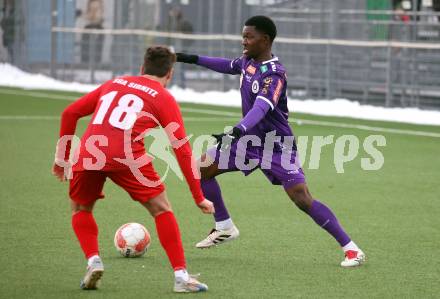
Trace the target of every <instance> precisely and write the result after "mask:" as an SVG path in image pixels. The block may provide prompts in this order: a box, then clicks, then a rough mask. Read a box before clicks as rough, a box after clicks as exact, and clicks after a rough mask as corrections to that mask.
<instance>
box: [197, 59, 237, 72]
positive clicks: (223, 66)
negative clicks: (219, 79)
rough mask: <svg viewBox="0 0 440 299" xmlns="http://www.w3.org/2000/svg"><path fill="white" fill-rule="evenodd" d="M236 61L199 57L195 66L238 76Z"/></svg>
mask: <svg viewBox="0 0 440 299" xmlns="http://www.w3.org/2000/svg"><path fill="white" fill-rule="evenodd" d="M238 59H239V58H237V59H234V60H231V59H226V58H220V57H208V56H199V60H198V61H197V64H198V65H201V66H204V67H206V68H208V69H210V70H213V71H216V72H219V73H223V74H231V75H237V74H240V68H238V67H237V60H238Z"/></svg>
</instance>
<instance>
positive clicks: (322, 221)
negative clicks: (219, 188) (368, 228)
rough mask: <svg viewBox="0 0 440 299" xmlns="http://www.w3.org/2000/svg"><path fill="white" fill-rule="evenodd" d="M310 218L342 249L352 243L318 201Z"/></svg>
mask: <svg viewBox="0 0 440 299" xmlns="http://www.w3.org/2000/svg"><path fill="white" fill-rule="evenodd" d="M216 208H217V207H216ZM309 216H310V217H312V219H313V220H314V221H315V222H316V224H318V225H319V226H320V227H322V228H323V229H325V230H326V231H328V232H329V234H330V235H332V236H333V237H334V238H335V239H336V241H338V243H339V244H340V245H341V247H343V246H345V245H347V244H348V243H349V242H350V241H351V240H350V237H349V236H348V235H347V234H346V233H345V231H344V229H343V228H342V227H341V225H340V224H339V222H338V219H336V216H335V215H334V214H333V212H332V211H331V210H330V209H329V208H328V207H327V206H326V205H324V204H323V203H321V202H319V201H318V200H316V199H315V200H313V203H312V207H311V208H310V210H309Z"/></svg>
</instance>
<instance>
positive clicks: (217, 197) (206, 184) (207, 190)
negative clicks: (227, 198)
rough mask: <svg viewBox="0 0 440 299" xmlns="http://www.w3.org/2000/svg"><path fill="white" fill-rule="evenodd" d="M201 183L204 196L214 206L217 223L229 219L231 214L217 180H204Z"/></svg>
mask: <svg viewBox="0 0 440 299" xmlns="http://www.w3.org/2000/svg"><path fill="white" fill-rule="evenodd" d="M200 183H201V185H202V190H203V194H204V195H205V197H206V198H207V199H209V200H210V201H211V202H212V203H213V204H214V208H215V214H214V218H215V221H216V222H219V221H223V220H226V219H229V218H230V217H229V213H228V210H227V209H226V207H225V204H224V202H223V198H222V192H221V190H220V186H219V185H218V183H217V180H216V179H215V178H212V179H208V180H204V179H202V180H201V181H200Z"/></svg>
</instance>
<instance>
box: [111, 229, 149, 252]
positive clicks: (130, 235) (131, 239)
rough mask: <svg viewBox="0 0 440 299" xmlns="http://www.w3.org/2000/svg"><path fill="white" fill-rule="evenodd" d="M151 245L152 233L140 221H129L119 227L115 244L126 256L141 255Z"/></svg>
mask: <svg viewBox="0 0 440 299" xmlns="http://www.w3.org/2000/svg"><path fill="white" fill-rule="evenodd" d="M149 245H150V233H149V232H148V230H147V229H146V228H145V227H144V226H143V225H142V224H139V223H127V224H124V225H123V226H121V227H120V228H118V230H117V231H116V234H115V246H116V249H117V250H118V251H119V253H120V254H121V255H122V256H124V257H140V256H142V255H144V254H145V252H147V249H148V246H149Z"/></svg>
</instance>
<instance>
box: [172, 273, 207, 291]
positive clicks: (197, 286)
mask: <svg viewBox="0 0 440 299" xmlns="http://www.w3.org/2000/svg"><path fill="white" fill-rule="evenodd" d="M198 276H199V275H191V274H190V275H189V279H188V280H187V281H185V280H184V279H183V278H181V277H177V278H175V280H174V292H176V293H197V292H206V291H207V290H208V286H207V285H206V284H204V283H202V282H200V281H198V280H197V278H198Z"/></svg>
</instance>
